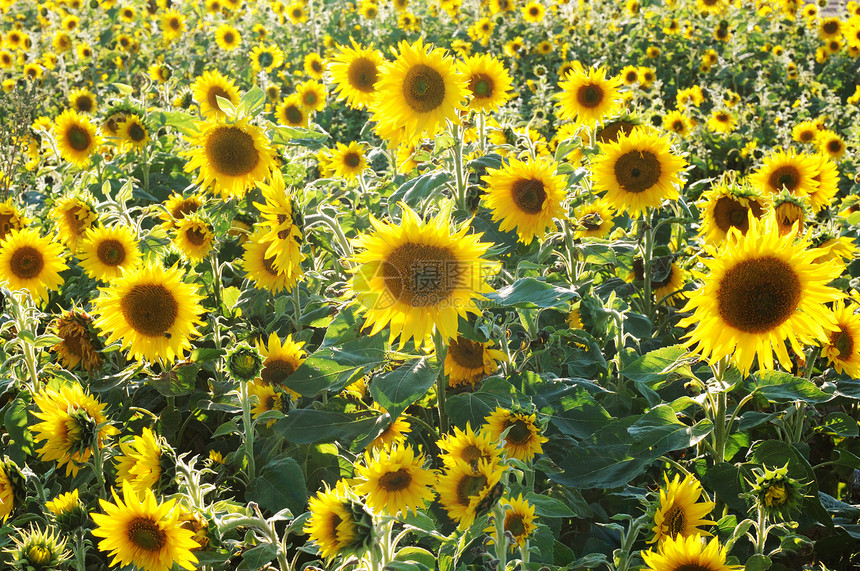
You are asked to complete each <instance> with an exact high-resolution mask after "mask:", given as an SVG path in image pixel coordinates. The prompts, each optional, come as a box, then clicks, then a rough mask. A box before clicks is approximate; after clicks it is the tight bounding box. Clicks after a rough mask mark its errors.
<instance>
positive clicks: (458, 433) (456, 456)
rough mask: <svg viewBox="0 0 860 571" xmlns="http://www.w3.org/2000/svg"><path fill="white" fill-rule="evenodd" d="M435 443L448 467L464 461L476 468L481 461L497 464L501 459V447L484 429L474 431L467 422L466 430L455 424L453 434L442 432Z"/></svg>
mask: <svg viewBox="0 0 860 571" xmlns="http://www.w3.org/2000/svg"><path fill="white" fill-rule="evenodd" d="M436 445H437V446H438V447H439V449H440V450H442V454H440V455H439V457H440V458H441V459H442V462H443V463H444V464H445V466H447V467H449V468H452V467H454V466H455V465H456V464H457V463H458V462H465V463H466V464H468V465H470V466H472V467H473V468H476V469H477V466H478V464H479V463H480V462H482V461H483V462H488V463H490V464H498V463H500V462H501V460H502V449H501V448H500V447H499V445H498V442H497V441H496V440H493V438H492V437H491V436H490V434H489V433H488V432H486V431H483V430H480V431H478V432H475V431H474V430H472V427H471V426H470V425H469V424H468V423H467V424H466V430H460V428H458V427H456V426H455V427H454V434H450V433H449V434H443V435H442V438H441V439H439V440H438V441H437V442H436Z"/></svg>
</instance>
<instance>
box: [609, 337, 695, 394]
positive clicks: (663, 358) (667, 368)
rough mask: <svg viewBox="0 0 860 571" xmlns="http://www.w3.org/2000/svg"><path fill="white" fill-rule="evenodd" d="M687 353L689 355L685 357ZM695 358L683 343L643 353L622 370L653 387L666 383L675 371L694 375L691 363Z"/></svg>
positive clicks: (625, 374)
mask: <svg viewBox="0 0 860 571" xmlns="http://www.w3.org/2000/svg"><path fill="white" fill-rule="evenodd" d="M685 355H687V357H685ZM693 360H695V358H694V357H693V356H691V355H690V354H689V353H688V352H687V350H686V349H685V348H684V346H683V345H670V346H669V347H663V348H660V349H657V350H655V351H651V352H649V353H646V354H645V355H642V356H641V357H639V358H638V359H636V360H635V361H633V362H632V363H630V365H628V366H626V367H624V369H622V370H621V374H622V375H624V376H625V377H627V378H628V379H630V380H632V381H636V382H640V383H645V384H646V385H648V386H649V387H651V388H652V389H658V388H660V386H662V385H664V384H666V381H667V380H668V379H669V376H670V375H671V374H673V373H675V374H682V375H683V376H686V377H692V376H693V373H692V371H691V370H690V363H691V362H692V361H693Z"/></svg>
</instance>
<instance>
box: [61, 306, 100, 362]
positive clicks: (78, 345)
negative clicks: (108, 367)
mask: <svg viewBox="0 0 860 571" xmlns="http://www.w3.org/2000/svg"><path fill="white" fill-rule="evenodd" d="M91 325H92V319H91V318H90V316H89V315H88V314H87V313H86V312H84V311H78V310H71V311H68V312H66V313H64V314H63V315H61V316H60V317H59V318H57V321H56V328H57V337H59V338H60V339H61V341H60V342H59V343H57V344H56V345H54V346H53V347H52V348H51V350H52V351H55V352H56V353H57V354H58V355H59V357H60V362H61V363H62V364H63V366H64V367H66V368H67V369H73V368H75V367H77V366H78V364H81V366H83V368H84V369H85V370H86V371H87V372H88V373H93V372H94V371H96V370H97V369H99V368H100V367H101V366H102V358H101V355H99V352H98V351H99V345H100V344H99V342H98V337H97V336H96V335H95V333H94V332H93V331H92V330H91Z"/></svg>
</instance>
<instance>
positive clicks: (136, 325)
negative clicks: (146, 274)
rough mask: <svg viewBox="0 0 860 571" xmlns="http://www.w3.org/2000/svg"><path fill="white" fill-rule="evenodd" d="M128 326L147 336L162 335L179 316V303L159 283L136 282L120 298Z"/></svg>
mask: <svg viewBox="0 0 860 571" xmlns="http://www.w3.org/2000/svg"><path fill="white" fill-rule="evenodd" d="M119 306H120V310H121V311H122V315H123V317H124V318H125V320H126V322H127V323H128V325H129V327H131V328H132V329H134V330H135V331H137V332H138V333H140V334H141V335H145V336H147V337H158V336H162V335H164V334H165V333H166V332H167V331H168V330H169V329H170V328H171V327H172V326H173V323H174V322H175V321H176V318H177V317H178V316H179V303H177V301H176V298H175V297H173V293H172V292H171V291H170V290H169V289H167V288H166V287H164V286H163V285H161V284H138V285H136V286H134V287H132V288H131V290H130V291H129V292H128V293H127V294H125V295H124V296H123V297H122V299H121V300H120V304H119Z"/></svg>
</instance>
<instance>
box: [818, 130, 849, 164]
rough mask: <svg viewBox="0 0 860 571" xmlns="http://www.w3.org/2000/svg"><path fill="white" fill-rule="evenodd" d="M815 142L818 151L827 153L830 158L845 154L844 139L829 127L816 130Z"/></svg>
mask: <svg viewBox="0 0 860 571" xmlns="http://www.w3.org/2000/svg"><path fill="white" fill-rule="evenodd" d="M815 144H816V145H817V146H818V151H819V152H820V153H823V154H825V155H827V156H828V157H830V158H831V159H838V158H840V157H842V155H844V154H845V139H843V138H842V137H840V136H839V134H838V133H834V132H833V131H831V130H829V129H824V130H823V131H819V132H818V136H817V137H816V138H815Z"/></svg>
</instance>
